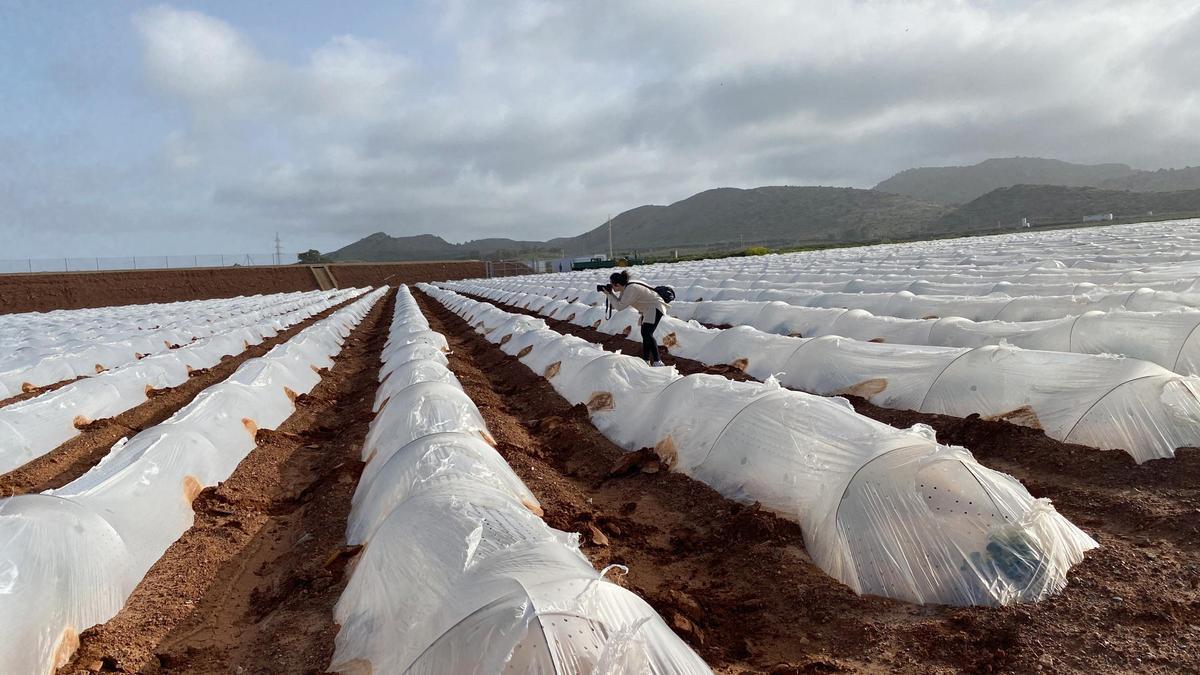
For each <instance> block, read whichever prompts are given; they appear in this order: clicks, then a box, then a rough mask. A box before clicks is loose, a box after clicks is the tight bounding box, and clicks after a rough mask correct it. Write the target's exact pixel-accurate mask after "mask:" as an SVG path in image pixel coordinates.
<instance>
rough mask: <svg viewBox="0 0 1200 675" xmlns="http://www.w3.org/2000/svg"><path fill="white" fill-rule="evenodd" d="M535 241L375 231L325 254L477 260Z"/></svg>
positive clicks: (360, 258)
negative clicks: (465, 239)
mask: <svg viewBox="0 0 1200 675" xmlns="http://www.w3.org/2000/svg"><path fill="white" fill-rule="evenodd" d="M542 245H543V244H542V243H541V242H536V241H514V240H512V239H476V240H473V241H468V242H465V243H462V244H451V243H450V242H448V241H446V240H445V239H442V238H441V237H438V236H435V235H432V234H418V235H416V236H412V237H393V236H390V235H388V234H385V233H383V232H376V233H375V234H372V235H370V236H367V237H364V238H362V239H359V240H358V241H356V242H354V243H353V244H350V245H348V246H343V247H342V248H339V249H338V250H336V251H333V252H332V253H329V254H327V257H328V258H329V259H330V260H337V261H361V262H380V261H387V260H479V259H482V258H490V257H495V256H496V255H497V254H502V256H503V254H513V253H517V252H521V251H531V250H537V249H539V248H540V247H541V246H542Z"/></svg>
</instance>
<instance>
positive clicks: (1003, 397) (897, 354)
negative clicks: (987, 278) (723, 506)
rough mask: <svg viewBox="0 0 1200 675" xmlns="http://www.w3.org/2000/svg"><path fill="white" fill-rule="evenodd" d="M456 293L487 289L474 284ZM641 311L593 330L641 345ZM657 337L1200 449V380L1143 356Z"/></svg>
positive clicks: (1107, 439) (820, 382)
mask: <svg viewBox="0 0 1200 675" xmlns="http://www.w3.org/2000/svg"><path fill="white" fill-rule="evenodd" d="M443 285H444V286H446V287H449V288H457V289H465V290H466V291H467V292H469V293H474V294H481V293H484V292H486V291H487V290H488V289H485V288H483V287H480V286H477V285H474V284H471V283H470V282H462V283H446V284H443ZM488 295H489V296H495V295H500V296H501V297H499V298H493V299H496V300H497V301H498V302H503V303H505V304H510V305H513V306H517V307H522V308H532V307H541V309H540V310H534V311H540V312H542V313H545V314H547V315H550V316H552V317H553V318H562V319H566V317H569V316H571V315H575V316H576V317H577V318H575V319H571V322H572V323H576V324H579V325H590V324H588V323H587V321H588V317H587V314H586V312H584V311H583V310H585V309H586V308H585V307H583V306H575V305H570V304H564V305H562V306H558V305H557V304H556V302H554V301H552V300H551V299H550V298H547V297H545V296H537V295H530V294H524V293H508V294H505V293H488ZM638 322H639V317H638V314H637V312H636V311H634V310H631V309H627V310H624V311H621V312H617V313H615V314H613V315H612V317H611V318H602V319H601V321H600V323H599V324H597V325H596V326H595V327H596V329H597V330H600V331H601V332H604V333H608V334H611V335H618V334H622V335H628V336H629V338H630V339H632V340H641V334H640V333H639V332H638V331H637V330H635V328H636V326H637V324H638ZM655 337H656V339H658V340H659V342H661V343H662V344H664V345H666V346H667V349H668V350H669V351H670V352H671V353H673V354H676V355H678V356H682V357H685V358H690V359H694V360H697V361H700V362H702V363H706V364H709V365H717V364H727V365H732V366H736V367H737V368H740V369H741V370H743V371H745V372H746V373H747V374H749V375H750V376H752V377H755V378H757V379H760V380H764V379H766V378H768V377H772V376H774V377H776V378H777V379H778V380H779V382H780V383H781V384H782V385H784V386H786V387H790V388H793V389H799V390H801V391H806V392H809V393H812V394H819V395H823V396H830V395H853V396H861V397H863V398H865V399H867V400H869V401H871V402H872V403H874V404H875V405H878V406H882V407H885V408H894V409H898V410H916V411H919V412H928V413H938V414H942V415H954V416H956V417H966V416H967V415H970V414H972V413H975V414H978V415H980V416H981V417H984V418H985V419H1003V420H1008V421H1010V422H1013V423H1015V424H1020V425H1023V426H1029V427H1033V428H1035V429H1041V430H1043V431H1045V433H1046V435H1047V436H1049V437H1051V438H1054V439H1057V440H1061V441H1066V442H1069V443H1080V444H1083V445H1090V446H1092V447H1097V448H1102V449H1105V450H1113V449H1121V450H1125V451H1126V452H1128V453H1129V454H1130V455H1131V456H1132V457H1133V458H1134V459H1135V460H1137V461H1138V462H1139V463H1140V462H1145V461H1147V460H1151V459H1161V458H1167V457H1174V455H1175V450H1176V448H1181V447H1196V446H1200V396H1198V393H1200V378H1197V377H1194V376H1192V377H1184V376H1182V375H1178V374H1176V373H1173V372H1170V371H1168V370H1166V369H1165V368H1163V367H1161V366H1158V365H1155V364H1153V363H1147V362H1145V361H1138V360H1135V359H1124V358H1116V357H1113V356H1099V355H1091V354H1069V353H1061V352H1051V351H1033V350H1025V349H1019V348H1017V347H1013V346H1010V345H1004V346H988V347H976V348H974V349H968V348H956V347H924V346H913V345H894V344H878V343H872V342H859V341H856V340H848V339H845V338H841V337H820V338H793V337H786V336H782V335H774V334H770V333H764V332H762V331H759V330H756V329H754V328H750V327H748V326H740V327H737V328H730V329H725V330H721V329H714V328H705V327H703V326H701V325H699V324H697V323H696V322H694V321H682V320H680V319H676V318H674V317H665V318H663V320H662V321H661V322H660V323H659V327H658V330H657V331H656V332H655Z"/></svg>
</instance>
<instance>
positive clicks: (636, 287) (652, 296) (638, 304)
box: [608, 281, 667, 323]
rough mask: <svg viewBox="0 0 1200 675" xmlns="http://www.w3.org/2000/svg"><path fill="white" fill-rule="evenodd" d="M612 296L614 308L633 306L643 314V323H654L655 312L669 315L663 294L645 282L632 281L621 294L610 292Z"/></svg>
mask: <svg viewBox="0 0 1200 675" xmlns="http://www.w3.org/2000/svg"><path fill="white" fill-rule="evenodd" d="M608 295H609V297H611V298H612V303H613V308H614V309H615V310H616V311H618V312H619V311H621V310H622V309H625V308H626V307H632V308H634V309H636V310H637V311H638V313H639V314H641V315H642V323H654V312H656V311H658V312H662V313H663V316H666V315H667V303H665V302H663V299H662V297H661V296H659V294H658V293H655V292H654V289H653V288H650V287H649V286H647V285H645V284H643V283H642V282H640V281H631V282H629V285H628V286H626V287H625V290H623V291H621V295H620V296H617V295H616V294H614V293H609V294H608Z"/></svg>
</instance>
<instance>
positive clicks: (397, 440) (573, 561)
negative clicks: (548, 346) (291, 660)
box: [330, 287, 709, 675]
mask: <svg viewBox="0 0 1200 675" xmlns="http://www.w3.org/2000/svg"><path fill="white" fill-rule="evenodd" d="M411 345H422V346H423V347H430V348H432V349H433V350H434V351H427V350H418V351H413V350H412V349H407V348H406V347H408V346H411ZM445 348H446V343H445V340H444V339H443V338H442V337H441V336H440V335H439V334H437V333H433V332H431V331H430V330H429V326H428V323H426V321H425V318H424V317H423V316H422V315H421V312H420V310H419V309H418V308H417V305H416V303H415V302H414V301H413V298H412V296H411V294H410V293H409V292H408V290H407V289H406V288H404V287H401V288H400V291H399V293H398V295H397V298H396V312H395V317H394V319H393V321H392V325H391V337H390V339H389V341H388V345H387V347H386V349H385V351H384V362H385V364H386V367H385V369H384V370H385V371H387V372H388V373H390V374H389V375H385V376H384V377H385V378H386V379H384V381H383V385H382V388H388V392H387V393H386V394H383V395H382V398H381V399H380V400H379V401H380V402H379V405H380V406H381V411H380V414H379V416H377V417H376V418H375V420H374V421H373V422H372V425H371V430H370V436H368V440H367V442H366V444H365V445H364V447H363V456H364V458H366V459H368V460H369V461H368V463H367V466H366V470H365V471H364V473H363V475H362V478H361V480H360V481H359V484H358V489H357V492H356V493H355V495H354V501H353V509H352V511H351V514H350V522H349V528H348V531H347V539H348V541H349V542H350V543H352V544H365V547H364V549H363V552H362V554H361V556H360V558H359V559H358V561H357V562H356V563H355V565H354V567H353V572H352V573H351V576H350V580H349V582H348V583H347V584H346V589H345V591H344V592H343V593H342V597H341V599H340V600H339V602H338V604H337V607H336V609H335V617H336V619H337V622H338V623H339V624H340V625H341V629H340V630H339V632H338V635H337V646H336V651H335V653H334V656H333V663H332V665H331V666H330V670H331V671H338V672H342V673H430V674H435V673H437V674H440V673H464V674H465V673H479V674H481V675H482V674H490V673H529V674H531V675H532V674H533V673H580V674H586V673H596V674H597V675H599V674H600V673H707V672H709V669H708V667H707V666H705V665H704V663H703V662H702V661H701V660H700V659H699V657H697V656H696V654H695V653H694V652H692V650H691V649H689V648H688V646H687V645H685V644H684V643H683V642H682V641H680V639H679V638H678V637H677V636H676V635H675V634H674V633H673V632H672V631H671V630H670V628H668V627H667V626H666V624H665V623H664V622H663V621H662V619H661V618H660V617H659V616H658V615H657V614H656V613H655V612H654V610H653V609H652V608H651V607H650V606H649V605H647V604H646V603H645V602H643V601H642V600H641V599H640V598H638V597H637V596H636V595H634V594H633V593H630V592H629V591H627V590H625V589H623V588H621V587H619V586H617V585H615V584H612V583H609V582H608V581H606V580H605V579H604V574H603V573H597V572H596V570H595V569H593V568H592V566H591V564H589V563H588V561H587V559H586V558H584V556H583V555H582V554H581V553H580V552H579V544H578V538H577V535H574V534H570V535H569V534H566V533H564V532H560V531H558V530H555V529H552V528H550V527H549V526H547V525H546V524H545V523H544V522H542V520H541V518H540V516H541V507H540V506H539V505H538V502H537V499H535V498H534V496H533V494H532V493H531V492H530V491H529V490H528V488H526V487H525V485H524V484H523V483H522V482H521V480H520V479H519V478H517V476H516V474H515V473H513V471H512V469H511V468H509V466H508V464H507V463H506V462H505V461H504V459H503V458H501V457H500V455H499V454H498V453H497V452H496V450H495V449H494V448H493V447H492V446H491V445H490V444H489V443H488V440H489V439H490V436H489V435H488V433H487V427H486V426H485V425H484V424H483V420H482V418H481V416H480V415H479V411H478V409H476V408H475V405H474V404H473V403H472V402H471V400H470V399H469V398H468V397H467V395H466V394H465V393H464V392H463V391H462V389H461V388H460V387H459V385H458V382H457V380H455V379H454V378H453V376H452V375H450V376H448V377H447V376H446V374H445V373H446V372H447V371H445V363H444V357H443V358H440V359H439V358H437V355H439V354H440V352H441V350H444V349H445ZM397 378H403V379H397ZM392 383H402V384H392Z"/></svg>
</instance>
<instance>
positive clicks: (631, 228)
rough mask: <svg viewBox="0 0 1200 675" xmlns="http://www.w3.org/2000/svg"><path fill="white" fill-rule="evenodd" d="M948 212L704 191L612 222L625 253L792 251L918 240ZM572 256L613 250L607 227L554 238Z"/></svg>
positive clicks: (806, 196) (853, 193) (896, 198)
mask: <svg viewBox="0 0 1200 675" xmlns="http://www.w3.org/2000/svg"><path fill="white" fill-rule="evenodd" d="M947 211H948V209H946V208H945V207H943V206H939V205H937V204H930V203H927V202H922V201H919V200H916V199H912V198H910V197H904V196H902V195H892V194H887V193H884V192H877V191H875V190H859V189H855V188H832V187H790V186H776V187H760V188H752V189H748V190H742V189H737V188H717V189H714V190H706V191H704V192H701V193H699V194H696V195H693V196H691V197H688V198H687V199H684V200H683V201H679V202H675V203H674V204H671V205H670V206H641V207H638V208H636V209H632V210H629V211H626V212H624V213H622V214H620V215H618V216H616V217H615V218H613V237H614V239H616V240H617V241H618V242H619V243H620V245H621V248H622V249H630V248H632V249H639V250H652V249H669V248H685V247H686V248H695V247H738V246H746V245H750V244H762V245H767V246H786V245H801V244H815V243H828V242H840V241H867V240H871V239H878V238H889V237H905V236H914V235H917V234H919V233H920V232H921V231H922V228H923V227H925V226H926V225H927V224H928V223H929V222H930V221H931V220H933V219H935V218H937V217H940V216H941V215H943V214H945V213H946V212H947ZM548 245H549V247H550V248H562V249H565V250H566V251H567V253H568V254H572V253H578V254H584V253H591V252H596V251H604V250H607V249H608V227H607V225H601V226H600V227H597V228H595V229H594V230H591V231H589V232H586V233H584V234H582V235H579V236H577V237H570V238H566V239H555V240H551V241H550V242H548Z"/></svg>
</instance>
